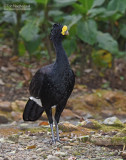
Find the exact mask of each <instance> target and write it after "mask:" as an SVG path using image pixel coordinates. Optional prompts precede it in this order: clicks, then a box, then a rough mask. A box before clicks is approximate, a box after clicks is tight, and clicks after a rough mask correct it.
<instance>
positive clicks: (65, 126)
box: [59, 122, 77, 132]
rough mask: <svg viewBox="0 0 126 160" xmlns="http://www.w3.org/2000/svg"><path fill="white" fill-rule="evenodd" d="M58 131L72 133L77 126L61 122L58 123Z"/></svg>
mask: <svg viewBox="0 0 126 160" xmlns="http://www.w3.org/2000/svg"><path fill="white" fill-rule="evenodd" d="M59 129H60V130H62V131H63V132H72V131H75V130H77V126H75V125H73V124H71V123H69V122H61V123H59Z"/></svg>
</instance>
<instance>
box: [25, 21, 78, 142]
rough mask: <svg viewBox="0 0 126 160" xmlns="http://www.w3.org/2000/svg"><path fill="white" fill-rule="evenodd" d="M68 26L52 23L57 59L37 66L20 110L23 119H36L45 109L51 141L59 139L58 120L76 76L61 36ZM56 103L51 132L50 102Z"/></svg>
mask: <svg viewBox="0 0 126 160" xmlns="http://www.w3.org/2000/svg"><path fill="white" fill-rule="evenodd" d="M68 34H69V32H68V29H67V26H62V25H61V24H54V25H53V28H52V30H51V34H50V39H51V40H52V42H53V44H54V47H55V50H56V61H55V62H54V63H52V64H50V65H47V66H44V67H42V68H41V69H39V70H38V71H37V72H36V74H35V75H34V76H33V78H32V80H31V83H30V87H29V90H30V95H31V97H30V98H29V100H28V102H27V104H26V106H25V109H24V113H23V119H24V121H35V120H37V119H39V118H40V117H41V115H42V113H43V112H44V111H45V112H46V114H47V117H48V120H49V123H50V127H51V133H52V143H55V142H56V141H60V139H59V129H58V123H59V119H60V116H61V113H62V111H63V109H64V108H65V105H66V103H67V100H68V98H69V96H70V95H71V92H72V90H73V87H74V83H75V76H74V73H73V71H72V70H71V68H70V65H69V61H68V58H67V55H66V53H65V51H64V49H63V46H62V39H63V37H64V36H65V35H68ZM54 105H55V106H56V112H55V116H54V119H55V127H56V134H57V139H55V137H54V132H53V118H52V106H54Z"/></svg>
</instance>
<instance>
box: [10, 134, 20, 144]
mask: <svg viewBox="0 0 126 160" xmlns="http://www.w3.org/2000/svg"><path fill="white" fill-rule="evenodd" d="M18 139H19V135H17V134H13V135H11V136H9V137H8V140H10V141H13V142H15V143H18Z"/></svg>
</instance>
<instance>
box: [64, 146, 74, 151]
mask: <svg viewBox="0 0 126 160" xmlns="http://www.w3.org/2000/svg"><path fill="white" fill-rule="evenodd" d="M71 148H72V146H63V149H68V150H69V149H71Z"/></svg>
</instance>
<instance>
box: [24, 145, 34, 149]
mask: <svg viewBox="0 0 126 160" xmlns="http://www.w3.org/2000/svg"><path fill="white" fill-rule="evenodd" d="M34 148H36V145H32V146H27V147H26V149H34Z"/></svg>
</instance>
